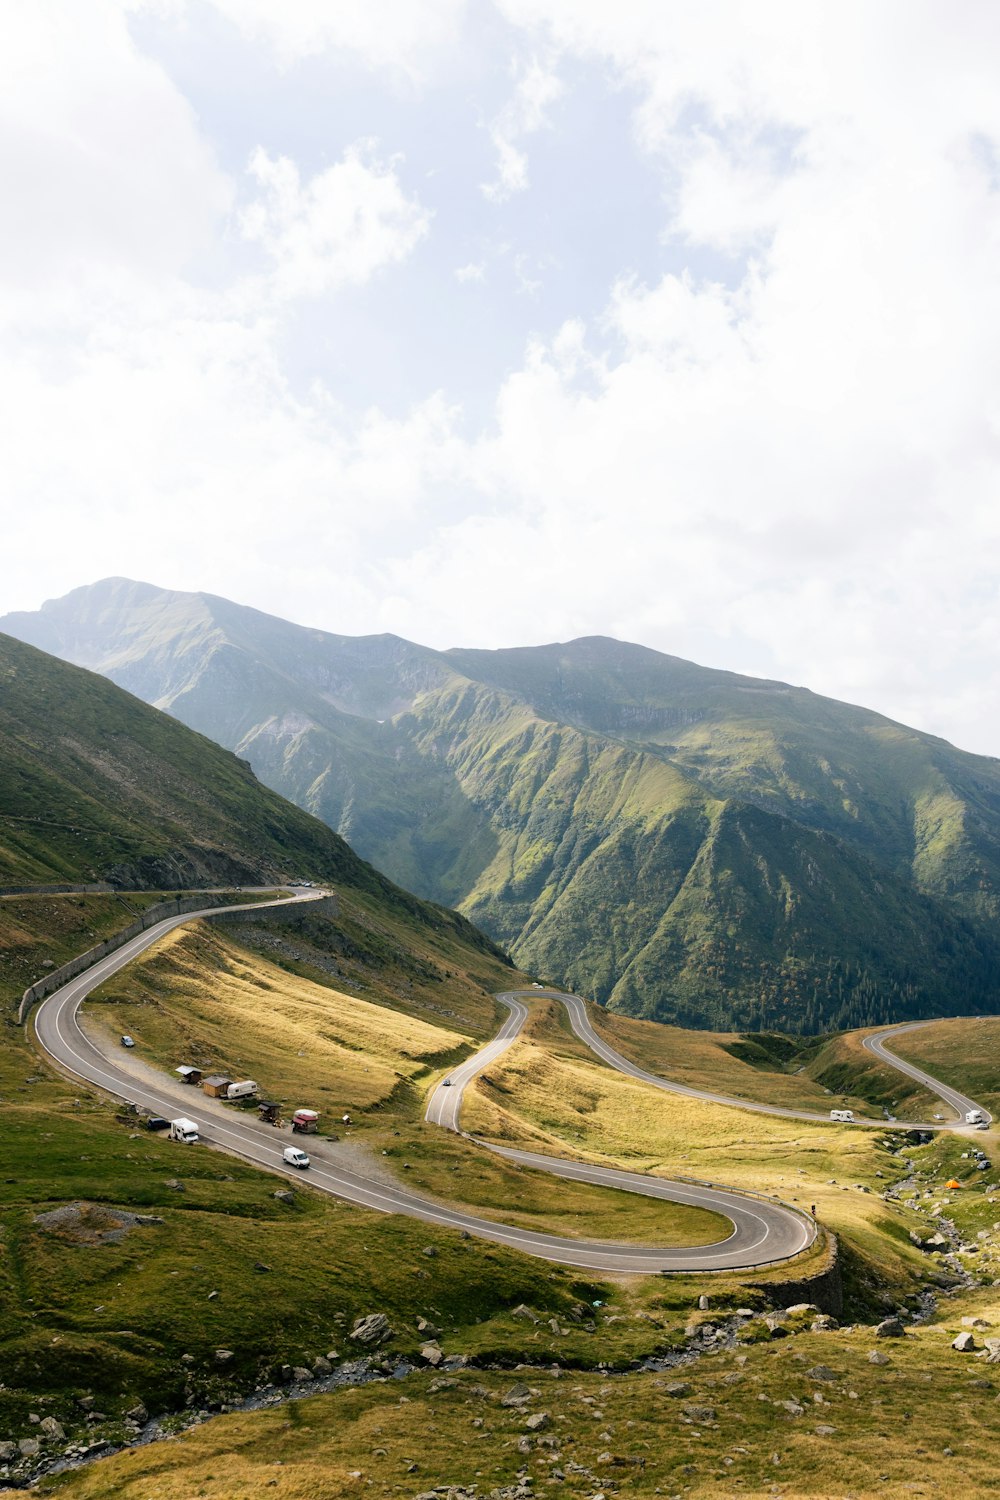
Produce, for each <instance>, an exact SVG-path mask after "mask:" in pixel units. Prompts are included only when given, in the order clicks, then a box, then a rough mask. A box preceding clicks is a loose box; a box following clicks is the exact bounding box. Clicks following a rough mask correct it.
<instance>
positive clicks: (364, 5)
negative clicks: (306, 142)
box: [210, 0, 465, 78]
mask: <svg viewBox="0 0 1000 1500" xmlns="http://www.w3.org/2000/svg"><path fill="white" fill-rule="evenodd" d="M210 3H211V4H212V5H213V6H214V7H215V9H216V10H218V11H220V12H221V13H222V14H223V15H224V16H225V17H226V18H227V20H229V21H231V22H232V23H233V25H235V26H238V27H239V29H240V30H241V31H242V32H243V33H244V35H246V36H248V37H251V38H253V39H255V40H262V41H264V42H266V43H267V44H268V45H269V46H270V47H272V48H273V49H274V51H275V53H276V55H277V57H278V59H279V61H280V62H281V63H282V64H283V65H284V66H288V65H290V64H292V63H295V62H299V61H301V60H302V59H303V58H307V57H315V56H316V55H317V54H320V53H323V52H326V51H328V50H334V51H340V52H346V53H349V54H353V55H354V56H355V57H356V58H358V59H359V60H360V61H362V62H364V63H366V64H368V65H370V66H373V67H388V68H393V69H397V70H399V71H400V72H401V73H405V74H407V75H409V76H410V77H411V78H417V77H419V76H420V75H421V74H423V73H424V72H425V71H426V70H427V69H428V68H429V67H431V66H432V65H433V62H434V60H435V58H436V57H437V56H438V55H440V54H441V53H443V52H447V51H449V50H450V49H451V48H453V47H454V46H455V45H456V43H457V39H458V32H459V27H460V23H461V20H462V16H463V14H464V11H465V0H210Z"/></svg>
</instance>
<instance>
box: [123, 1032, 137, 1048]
mask: <svg viewBox="0 0 1000 1500" xmlns="http://www.w3.org/2000/svg"><path fill="white" fill-rule="evenodd" d="M122 1046H123V1047H134V1046H135V1041H134V1039H133V1038H132V1037H130V1036H128V1035H125V1036H123V1037H122Z"/></svg>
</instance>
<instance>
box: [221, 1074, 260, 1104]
mask: <svg viewBox="0 0 1000 1500" xmlns="http://www.w3.org/2000/svg"><path fill="white" fill-rule="evenodd" d="M256 1092H257V1085H256V1084H255V1083H254V1081H253V1079H252V1078H244V1080H243V1082H242V1083H231V1084H230V1085H229V1087H228V1088H227V1089H226V1098H227V1099H249V1097H250V1095H251V1094H256Z"/></svg>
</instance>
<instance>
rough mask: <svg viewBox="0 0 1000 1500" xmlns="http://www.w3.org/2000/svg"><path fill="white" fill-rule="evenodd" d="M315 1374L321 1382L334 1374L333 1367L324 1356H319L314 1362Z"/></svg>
mask: <svg viewBox="0 0 1000 1500" xmlns="http://www.w3.org/2000/svg"><path fill="white" fill-rule="evenodd" d="M313 1374H314V1375H315V1376H316V1379H317V1380H321V1379H322V1378H323V1377H324V1376H326V1375H332V1374H333V1365H332V1364H331V1363H330V1361H329V1360H328V1359H327V1358H326V1356H325V1355H324V1354H318V1355H317V1356H316V1358H315V1359H314V1360H313Z"/></svg>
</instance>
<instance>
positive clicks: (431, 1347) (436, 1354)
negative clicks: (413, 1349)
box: [420, 1339, 444, 1368]
mask: <svg viewBox="0 0 1000 1500" xmlns="http://www.w3.org/2000/svg"><path fill="white" fill-rule="evenodd" d="M420 1358H421V1359H422V1360H423V1361H424V1363H425V1364H428V1365H432V1366H434V1367H435V1368H436V1367H437V1366H438V1365H439V1364H440V1363H441V1361H442V1359H443V1358H444V1355H443V1354H442V1352H441V1349H440V1348H439V1346H438V1345H437V1344H436V1343H435V1342H434V1341H433V1339H432V1340H431V1341H430V1342H429V1343H426V1344H421V1346H420Z"/></svg>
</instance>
